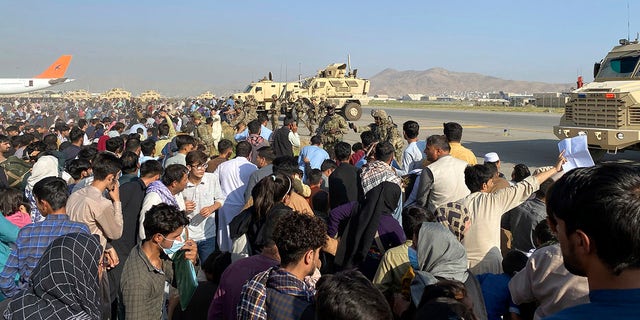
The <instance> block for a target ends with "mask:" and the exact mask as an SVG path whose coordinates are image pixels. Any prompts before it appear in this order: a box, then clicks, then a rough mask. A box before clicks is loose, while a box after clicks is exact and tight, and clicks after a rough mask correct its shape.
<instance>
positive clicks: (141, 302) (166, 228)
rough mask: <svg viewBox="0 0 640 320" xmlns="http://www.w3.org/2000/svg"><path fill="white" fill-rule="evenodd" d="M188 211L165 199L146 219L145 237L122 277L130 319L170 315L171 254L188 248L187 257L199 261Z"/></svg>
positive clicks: (125, 309) (125, 308) (122, 295)
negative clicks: (168, 313)
mask: <svg viewBox="0 0 640 320" xmlns="http://www.w3.org/2000/svg"><path fill="white" fill-rule="evenodd" d="M188 224H189V220H188V219H187V217H186V214H185V212H184V211H180V210H179V209H178V208H176V207H175V206H172V205H169V204H166V203H161V204H158V205H155V206H153V207H151V209H150V210H149V211H148V212H147V217H146V219H145V220H144V230H145V239H144V240H143V242H142V243H140V244H138V245H137V246H136V247H135V248H133V250H131V254H130V255H129V258H128V259H127V261H126V263H125V265H124V270H123V272H122V279H121V280H120V301H122V305H121V307H122V309H123V310H122V311H123V313H124V314H125V318H126V319H154V320H157V319H166V318H167V317H168V315H167V314H166V313H167V306H166V303H167V299H168V294H167V292H168V291H169V290H165V289H167V288H168V287H169V286H171V284H172V283H174V272H173V262H172V261H171V257H173V255H174V254H175V253H176V252H177V251H178V250H185V251H186V252H185V258H186V259H188V260H190V261H191V262H192V263H193V264H194V265H195V264H196V261H197V256H198V254H197V253H198V249H197V246H196V243H195V242H194V241H193V240H191V239H188V232H187V231H186V227H185V226H186V225H188Z"/></svg>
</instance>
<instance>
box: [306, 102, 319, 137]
mask: <svg viewBox="0 0 640 320" xmlns="http://www.w3.org/2000/svg"><path fill="white" fill-rule="evenodd" d="M318 108H319V105H318V101H317V100H316V97H311V104H310V105H309V110H308V111H307V119H308V121H309V124H310V125H311V128H310V131H311V135H313V133H314V132H315V130H314V129H315V126H316V125H317V124H318Z"/></svg>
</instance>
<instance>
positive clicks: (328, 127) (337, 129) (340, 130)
mask: <svg viewBox="0 0 640 320" xmlns="http://www.w3.org/2000/svg"><path fill="white" fill-rule="evenodd" d="M348 131H349V125H348V124H347V121H346V120H344V118H343V117H342V116H340V115H338V114H336V107H335V106H334V105H330V104H327V115H326V116H325V117H324V119H322V123H320V125H319V126H318V134H319V135H320V136H321V137H322V144H323V145H324V149H325V150H327V152H328V153H329V155H330V156H331V157H332V158H333V156H334V151H333V147H334V146H335V145H336V143H338V142H340V141H342V138H343V136H344V134H345V133H347V132H348Z"/></svg>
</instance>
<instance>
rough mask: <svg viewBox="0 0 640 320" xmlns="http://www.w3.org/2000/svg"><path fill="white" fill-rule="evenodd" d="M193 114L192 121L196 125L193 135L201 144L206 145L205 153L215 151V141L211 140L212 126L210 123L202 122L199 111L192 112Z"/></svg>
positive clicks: (210, 153)
mask: <svg viewBox="0 0 640 320" xmlns="http://www.w3.org/2000/svg"><path fill="white" fill-rule="evenodd" d="M192 115H193V123H194V124H195V125H196V130H195V131H194V137H195V138H196V139H199V140H200V142H202V144H204V145H205V147H207V153H208V154H209V155H212V154H213V153H214V152H215V151H216V148H215V143H214V141H213V128H212V127H211V125H209V124H207V123H204V122H202V115H201V114H200V112H197V111H196V112H194V113H192Z"/></svg>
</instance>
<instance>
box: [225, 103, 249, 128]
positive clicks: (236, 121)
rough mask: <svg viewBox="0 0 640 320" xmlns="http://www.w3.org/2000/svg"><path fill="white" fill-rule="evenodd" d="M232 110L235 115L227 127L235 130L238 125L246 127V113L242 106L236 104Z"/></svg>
mask: <svg viewBox="0 0 640 320" xmlns="http://www.w3.org/2000/svg"><path fill="white" fill-rule="evenodd" d="M233 110H234V111H235V112H236V114H235V116H234V117H233V120H231V122H230V123H229V125H230V126H231V127H232V128H234V129H237V128H238V127H239V125H240V124H244V125H245V126H246V125H247V113H246V112H245V111H244V104H240V105H238V104H236V107H235V109H233Z"/></svg>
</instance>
